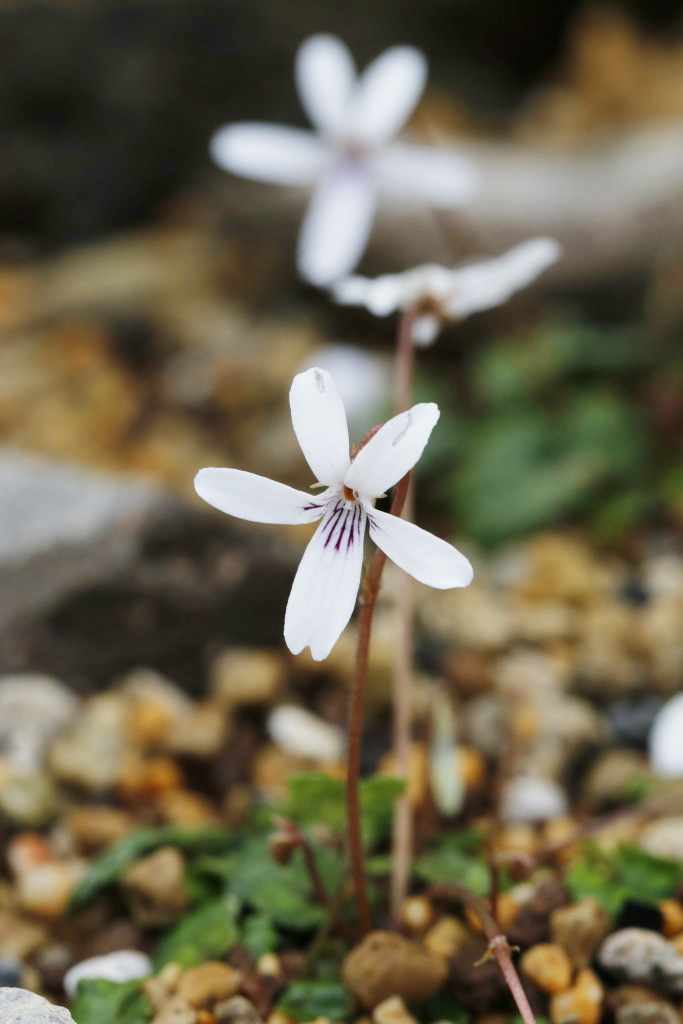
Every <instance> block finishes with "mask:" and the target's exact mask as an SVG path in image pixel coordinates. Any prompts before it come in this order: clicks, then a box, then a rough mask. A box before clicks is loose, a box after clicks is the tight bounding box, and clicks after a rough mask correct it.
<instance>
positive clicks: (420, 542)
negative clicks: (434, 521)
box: [367, 508, 473, 590]
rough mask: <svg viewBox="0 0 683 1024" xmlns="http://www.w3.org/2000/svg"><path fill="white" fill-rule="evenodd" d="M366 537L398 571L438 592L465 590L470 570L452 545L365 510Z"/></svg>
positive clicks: (389, 517) (406, 524) (463, 558)
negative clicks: (367, 530)
mask: <svg viewBox="0 0 683 1024" xmlns="http://www.w3.org/2000/svg"><path fill="white" fill-rule="evenodd" d="M367 511H368V523H369V525H370V537H371V538H372V540H374V542H375V544H376V545H377V547H378V548H381V549H382V551H383V552H384V554H385V555H387V556H388V557H389V558H390V559H391V560H392V562H395V563H396V565H397V566H398V567H399V569H403V571H404V572H407V573H410V575H411V576H413V577H414V578H415V579H416V580H418V581H419V582H420V583H426V584H427V586H429V587H436V588H437V589H438V590H449V589H450V588H451V587H467V586H468V585H469V584H470V583H471V582H472V576H473V570H472V566H471V564H470V562H469V560H468V559H467V558H465V556H464V555H463V554H461V553H460V552H459V551H458V550H457V548H454V547H453V545H452V544H447V543H446V541H445V540H441V539H440V538H439V537H435V536H434V534H432V533H427V531H426V530H423V529H421V528H420V527H419V526H416V525H415V523H407V522H406V521H405V519H399V518H398V516H392V515H391V514H390V513H389V512H380V511H379V510H378V509H376V508H375V509H372V510H370V509H368V510H367Z"/></svg>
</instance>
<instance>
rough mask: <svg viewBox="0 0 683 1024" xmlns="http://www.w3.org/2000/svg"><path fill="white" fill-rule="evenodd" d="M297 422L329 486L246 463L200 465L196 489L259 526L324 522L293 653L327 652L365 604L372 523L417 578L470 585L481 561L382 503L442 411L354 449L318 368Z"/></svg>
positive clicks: (301, 388)
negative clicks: (474, 562) (272, 474)
mask: <svg viewBox="0 0 683 1024" xmlns="http://www.w3.org/2000/svg"><path fill="white" fill-rule="evenodd" d="M289 401H290V406H291V411H292V425H293V427H294V432H295V434H296V436H297V439H298V441H299V444H300V445H301V449H302V451H303V453H304V456H305V458H306V461H307V462H308V465H309V466H310V467H311V470H312V471H313V474H314V476H315V478H316V480H317V481H319V483H320V485H321V486H322V487H324V490H322V492H321V493H318V494H306V493H305V492H304V491H297V490H295V489H294V488H293V487H287V486H286V485H285V484H280V483H276V482H275V481H274V480H269V479H268V478H267V477H262V476H256V475H255V474H254V473H247V472H244V471H242V470H239V469H201V470H200V471H199V472H198V473H197V476H196V478H195V488H196V491H197V493H198V494H199V496H200V497H201V498H203V499H204V500H205V501H208V503H209V504H210V505H213V506H214V507H215V508H218V509H220V510H221V511H222V512H227V513H228V515H232V516H238V517H239V518H241V519H249V520H251V521H252V522H255V523H283V524H291V523H315V522H317V521H318V520H320V525H319V527H318V529H317V530H316V532H315V534H314V535H313V537H312V538H311V540H310V542H309V544H308V547H307V548H306V550H305V552H304V555H303V558H302V559H301V563H300V565H299V568H298V570H297V573H296V576H295V577H294V584H293V586H292V591H291V593H290V595H289V601H288V602H287V611H286V614H285V641H286V643H287V646H288V647H289V649H290V651H291V652H292V653H293V654H299V653H300V652H301V651H303V649H304V648H305V647H310V648H311V655H312V657H313V658H314V659H315V660H316V661H322V660H323V659H324V658H326V657H327V656H328V654H329V653H330V651H331V650H332V648H333V647H334V645H335V643H336V642H337V640H338V639H339V637H340V635H341V633H342V632H343V630H344V628H345V627H346V625H347V623H348V621H349V619H350V618H351V615H352V613H353V609H354V606H355V603H356V597H357V595H358V588H359V586H360V580H361V571H362V567H363V541H364V537H365V527H366V525H367V526H368V528H369V531H370V537H371V538H372V540H373V541H374V542H375V544H376V545H377V546H378V547H379V548H381V549H382V551H384V553H385V554H386V555H388V557H389V558H391V559H392V560H393V561H394V562H395V563H396V565H398V566H399V568H401V569H403V570H404V571H405V572H407V573H410V575H411V576H414V577H415V579H416V580H419V581H420V582H421V583H426V584H427V585H428V586H431V587H437V588H439V589H444V590H445V589H449V588H451V587H466V586H467V585H468V584H469V583H470V582H471V580H472V566H471V565H470V563H469V561H468V560H467V559H466V558H465V556H464V555H462V554H460V552H459V551H457V550H456V549H455V548H454V547H452V546H451V545H450V544H447V543H446V542H445V541H443V540H440V539H439V538H437V537H434V536H433V535H432V534H430V533H427V531H426V530H422V529H421V528H420V527H419V526H415V524H414V523H409V522H406V521H405V520H403V519H399V518H398V517H397V516H393V515H391V514H390V513H389V512H381V511H380V510H379V509H376V508H375V501H376V499H377V498H379V497H381V496H383V495H384V493H385V492H386V491H388V490H389V488H390V487H393V486H394V484H396V483H398V481H399V480H401V479H402V478H403V477H404V476H405V475H406V473H408V472H409V471H410V470H411V469H412V468H413V466H414V465H415V463H416V462H417V460H418V459H419V458H420V455H421V454H422V452H423V450H424V448H425V445H426V444H427V441H428V440H429V435H430V434H431V432H432V429H433V427H434V425H435V424H436V421H437V420H438V418H439V409H438V407H437V406H436V405H434V403H432V402H426V403H421V404H420V405H415V406H413V408H412V409H409V410H408V411H407V412H403V413H400V414H399V415H398V416H394V417H393V419H390V420H388V421H387V422H386V423H384V424H382V425H381V426H380V427H377V428H375V429H374V430H373V431H370V433H369V434H368V435H367V436H366V438H365V439H364V440H363V442H362V443H361V445H360V446H359V447H358V448H357V449H354V451H353V452H350V448H349V432H348V426H347V423H346V413H345V411H344V405H343V402H342V400H341V397H340V395H339V392H338V391H337V388H336V387H335V385H334V381H333V380H332V378H331V376H330V375H329V373H326V372H325V370H321V369H319V368H318V367H314V368H312V369H310V370H306V371H305V372H304V373H299V374H297V376H296V377H295V378H294V381H293V383H292V387H291V390H290V393H289Z"/></svg>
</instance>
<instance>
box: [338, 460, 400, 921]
mask: <svg viewBox="0 0 683 1024" xmlns="http://www.w3.org/2000/svg"><path fill="white" fill-rule="evenodd" d="M409 480H410V474H406V476H404V477H403V479H402V480H400V481H399V483H398V484H397V485H396V490H395V492H394V500H393V502H392V505H391V510H390V511H391V514H392V515H394V516H400V514H401V512H402V510H403V505H404V503H405V500H406V495H407V493H408V484H409ZM386 560H387V556H386V555H385V554H384V552H383V551H380V550H379V548H378V549H377V550H376V551H375V553H374V555H373V557H372V560H371V562H370V567H369V569H368V573H367V576H366V579H365V583H364V585H363V587H362V589H361V594H360V599H359V606H360V614H359V616H358V646H357V648H356V665H355V670H354V674H353V680H352V682H351V691H350V694H349V719H348V747H347V754H346V821H347V840H348V844H349V865H350V869H351V878H352V881H353V889H354V895H355V900H356V910H357V913H358V921H359V924H360V928H361V931H362V933H363V934H364V935H365V934H366V933H367V932H369V931H370V930H371V928H372V916H371V914H370V903H369V901H368V890H367V884H366V879H365V868H364V864H363V838H362V835H361V826H360V753H361V740H362V736H363V718H364V709H365V691H366V689H367V682H368V656H369V654H370V636H371V633H372V618H373V615H374V612H375V605H376V603H377V595H378V594H379V585H380V580H381V578H382V570H383V569H384V563H385V562H386Z"/></svg>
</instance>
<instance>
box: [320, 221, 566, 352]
mask: <svg viewBox="0 0 683 1024" xmlns="http://www.w3.org/2000/svg"><path fill="white" fill-rule="evenodd" d="M560 254H561V249H560V245H559V243H558V242H556V241H555V240H554V239H553V238H531V239H529V241H527V242H522V243H521V244H520V245H516V246H515V247H514V248H513V249H509V250H508V252H506V253H504V254H503V255H502V256H498V257H497V258H496V259H491V260H480V261H478V262H476V263H470V264H468V265H466V266H463V267H455V268H454V269H450V268H448V267H441V266H439V265H438V264H436V263H426V264H424V266H421V267H414V268H413V269H412V270H406V271H404V272H403V273H402V274H383V275H382V276H381V277H375V278H368V277H357V276H354V277H347V278H345V279H343V280H341V281H338V282H337V283H336V284H335V286H334V289H333V292H334V297H335V299H336V300H337V302H341V303H343V304H345V305H349V306H365V307H366V309H368V310H369V311H370V312H371V313H374V315H375V316H388V314H389V313H394V312H395V311H396V310H406V309H409V308H410V307H413V306H414V307H416V309H417V316H416V318H415V321H414V323H413V341H414V342H415V344H416V345H431V344H432V342H433V341H434V340H435V339H436V337H437V335H438V333H439V330H440V328H441V325H442V323H444V321H448V320H463V319H464V318H465V317H467V316H470V315H471V314H472V313H479V312H481V310H484V309H492V308H493V307H494V306H500V305H502V303H504V302H507V300H508V299H509V298H510V297H511V296H512V295H514V293H515V292H517V291H519V290H520V289H521V288H526V286H527V285H530V284H531V283H532V282H533V281H535V280H536V278H537V277H538V276H539V274H541V273H542V272H543V271H544V270H545V269H546V268H547V267H549V266H550V265H551V264H553V263H555V262H556V261H557V260H558V259H559V257H560Z"/></svg>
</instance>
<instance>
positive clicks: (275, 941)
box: [242, 914, 280, 960]
mask: <svg viewBox="0 0 683 1024" xmlns="http://www.w3.org/2000/svg"><path fill="white" fill-rule="evenodd" d="M279 944H280V936H279V935H278V932H277V929H276V927H275V925H274V924H273V921H272V920H271V918H270V917H269V916H268V915H267V914H250V915H249V916H248V917H247V919H246V921H245V922H244V925H243V927H242V945H243V946H244V948H245V949H246V950H247V952H248V953H249V954H250V955H251V957H252V959H254V960H258V958H259V957H260V956H263V954H264V953H274V952H275V950H276V949H277V948H278V946H279Z"/></svg>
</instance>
